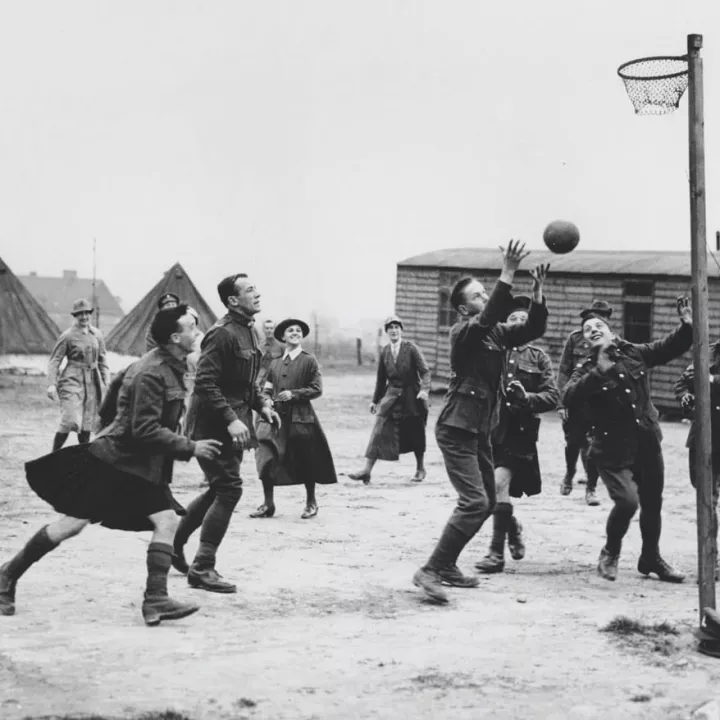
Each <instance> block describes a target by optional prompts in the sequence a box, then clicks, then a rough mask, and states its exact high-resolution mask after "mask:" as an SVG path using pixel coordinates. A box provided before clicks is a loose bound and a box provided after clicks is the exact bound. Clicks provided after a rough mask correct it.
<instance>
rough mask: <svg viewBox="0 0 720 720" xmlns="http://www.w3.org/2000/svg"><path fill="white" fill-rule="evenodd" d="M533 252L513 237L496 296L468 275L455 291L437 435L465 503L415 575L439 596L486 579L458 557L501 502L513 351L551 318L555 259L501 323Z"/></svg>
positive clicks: (459, 505)
mask: <svg viewBox="0 0 720 720" xmlns="http://www.w3.org/2000/svg"><path fill="white" fill-rule="evenodd" d="M527 255H528V252H525V245H524V244H523V243H520V242H519V241H510V243H509V244H508V247H507V250H505V249H503V267H502V272H501V274H500V279H499V280H498V281H497V282H496V284H495V287H494V289H493V291H492V294H491V295H490V296H488V294H487V292H486V291H485V286H484V285H483V284H482V283H481V282H480V281H479V280H477V279H475V278H472V277H466V278H463V279H462V280H460V281H459V282H458V283H457V284H456V285H455V287H454V288H453V291H452V294H451V296H450V301H451V303H452V305H453V307H454V308H455V309H456V310H457V311H458V313H459V314H460V316H461V319H460V320H459V322H457V323H456V324H455V325H453V327H452V329H451V330H450V366H451V369H452V377H451V379H450V387H449V388H448V392H447V394H446V395H445V400H444V401H443V407H442V409H441V410H440V415H439V417H438V421H437V426H436V428H435V437H436V439H437V443H438V445H439V447H440V450H441V451H442V454H443V460H444V461H445V468H446V470H447V474H448V477H449V479H450V482H451V483H452V485H453V487H454V488H455V490H456V491H457V494H458V502H457V506H456V508H455V510H454V511H453V514H452V515H451V516H450V519H449V521H448V523H447V525H446V526H445V529H444V530H443V533H442V535H441V537H440V540H439V541H438V543H437V545H436V547H435V550H434V551H433V553H432V555H431V556H430V558H429V559H428V561H427V562H426V563H425V565H424V566H423V567H422V568H420V569H419V570H418V571H417V572H416V573H415V575H414V577H413V583H414V584H415V585H416V586H417V587H419V588H420V589H421V590H423V592H425V594H426V595H427V596H428V598H430V599H431V600H433V601H434V602H438V603H445V602H447V601H448V598H447V594H446V593H445V590H444V589H443V587H442V585H443V584H447V585H453V586H455V587H476V586H477V584H478V579H477V577H467V576H465V575H463V574H462V572H460V570H459V569H458V567H457V565H456V563H457V559H458V557H459V556H460V553H461V552H462V551H463V549H464V548H465V546H466V545H467V543H468V542H470V540H472V538H473V537H474V536H475V535H476V533H477V532H478V531H479V530H480V528H481V527H482V525H483V523H484V522H485V520H486V519H487V518H488V517H489V516H490V514H491V513H492V511H493V509H494V506H495V474H494V468H493V458H492V447H491V445H490V433H491V431H492V429H493V426H494V425H495V423H496V419H497V405H498V400H499V395H500V392H501V389H500V383H501V380H502V377H503V373H504V371H505V361H506V357H505V355H506V350H507V349H508V348H512V347H517V346H521V345H525V344H526V343H529V342H530V341H531V340H534V339H535V338H538V337H540V336H541V335H542V334H543V333H544V332H545V328H546V325H547V309H546V308H545V303H544V298H543V296H542V289H543V283H544V281H545V276H546V274H547V269H548V266H547V265H538V266H537V267H536V268H535V269H534V270H533V271H532V273H531V274H532V276H533V293H532V303H531V304H530V309H529V312H528V319H527V323H525V324H524V325H517V326H510V325H505V324H502V323H501V321H502V320H503V319H504V318H505V317H507V314H508V308H509V305H510V303H511V301H512V296H511V294H510V287H511V285H512V281H513V278H514V276H515V272H516V270H517V269H518V266H519V265H520V263H521V261H522V260H523V258H525V257H527Z"/></svg>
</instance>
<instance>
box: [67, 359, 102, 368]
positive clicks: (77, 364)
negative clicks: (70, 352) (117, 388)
mask: <svg viewBox="0 0 720 720" xmlns="http://www.w3.org/2000/svg"><path fill="white" fill-rule="evenodd" d="M68 367H79V368H82V369H83V370H97V367H98V366H97V363H90V364H88V363H84V362H80V361H79V360H68Z"/></svg>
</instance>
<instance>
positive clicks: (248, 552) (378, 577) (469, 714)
mask: <svg viewBox="0 0 720 720" xmlns="http://www.w3.org/2000/svg"><path fill="white" fill-rule="evenodd" d="M372 385H373V378H372V376H371V375H370V374H369V373H366V374H358V373H357V372H355V373H353V374H349V375H342V374H339V373H337V372H335V373H327V374H326V377H325V396H324V398H322V399H321V400H319V401H318V402H317V403H316V408H317V411H318V414H319V416H320V418H321V421H322V422H323V424H324V428H325V431H326V433H327V435H328V437H329V440H330V443H331V447H332V449H333V451H334V455H335V462H336V465H337V469H338V471H339V473H341V477H340V482H339V484H338V485H336V486H330V487H323V488H320V491H319V504H320V514H319V515H318V517H317V518H315V519H314V520H310V521H303V520H301V519H300V512H301V511H302V505H303V491H302V488H284V489H280V490H279V491H278V497H277V502H278V514H277V515H276V517H275V518H273V519H272V520H250V519H249V518H248V517H247V515H248V512H249V511H250V510H252V509H254V508H255V507H256V505H258V504H259V503H260V500H261V496H262V495H261V488H260V484H259V482H258V480H257V476H256V473H255V467H254V458H253V456H252V454H250V455H249V456H248V457H247V458H246V460H245V462H244V464H243V468H244V477H245V479H246V491H245V495H244V497H243V499H242V501H241V503H240V505H239V506H238V509H237V511H236V513H235V517H234V518H233V523H232V525H231V528H230V531H229V534H228V536H227V538H226V540H225V542H224V544H223V546H222V549H221V553H220V557H219V570H220V571H221V573H222V574H223V575H225V576H226V577H227V578H228V579H231V580H233V581H236V582H237V583H238V585H239V589H240V590H239V593H238V594H237V595H230V596H222V595H212V594H208V593H202V592H201V591H194V590H191V589H189V588H188V586H187V584H186V582H185V580H184V578H183V577H182V576H180V575H178V574H177V573H175V572H174V571H172V572H171V577H170V589H171V593H172V594H173V595H175V596H177V597H178V598H182V599H192V600H195V601H198V602H200V603H201V604H202V608H201V610H200V612H198V613H197V614H195V615H194V616H192V617H190V618H187V619H185V620H181V621H177V622H174V623H164V624H163V625H161V626H160V627H158V628H146V627H145V626H144V625H143V623H142V619H141V616H140V610H139V607H140V603H141V598H142V590H143V583H144V575H145V548H146V544H147V542H148V539H149V535H148V534H130V533H122V532H115V531H109V530H105V529H103V528H95V527H93V528H90V529H88V530H87V531H86V532H85V533H83V534H82V535H81V536H79V537H78V538H75V539H73V540H71V541H69V542H68V543H67V544H66V545H64V546H63V547H61V548H60V549H58V550H57V551H55V552H54V553H53V554H52V555H51V556H49V557H48V558H46V560H45V561H43V562H42V563H40V564H38V565H37V566H35V567H33V568H32V569H31V571H30V572H29V573H28V574H27V575H26V576H25V578H23V580H22V582H21V584H20V586H19V590H18V598H17V600H18V602H17V605H18V607H17V614H16V615H15V616H14V617H6V618H0V717H1V718H3V720H16V719H19V718H26V717H38V716H46V715H52V716H54V715H64V714H83V713H85V714H90V713H96V714H101V715H104V716H108V717H124V718H132V717H136V716H138V715H140V714H142V713H144V712H148V711H160V710H165V709H174V710H177V711H179V712H182V713H184V714H185V715H186V716H187V717H189V718H192V719H193V720H205V719H211V718H237V719H238V720H240V719H242V718H245V719H249V720H254V719H256V718H257V719H261V718H262V719H277V720H280V719H288V720H290V719H292V720H298V719H308V720H309V719H310V718H317V719H325V718H328V719H335V718H337V719H338V720H340V719H343V720H347V719H348V718H367V719H374V718H397V717H407V718H413V719H417V720H422V719H425V718H455V719H458V720H461V719H464V718H468V719H470V718H472V720H478V719H480V718H528V719H530V718H543V719H551V718H652V719H653V720H657V719H658V718H687V717H689V716H690V714H691V712H692V710H693V709H694V708H696V707H697V706H699V705H701V704H702V703H703V702H705V701H706V700H708V699H711V698H713V697H715V696H717V695H720V662H718V661H717V660H714V659H712V658H707V657H705V656H703V655H700V654H698V653H697V652H696V651H695V649H694V648H695V640H694V638H693V636H692V634H691V631H692V629H693V628H694V627H695V626H696V624H697V620H698V608H697V604H698V593H697V585H696V535H695V533H696V531H695V522H694V512H695V511H694V507H695V504H694V494H693V492H692V490H691V488H690V486H689V482H688V480H687V472H686V465H687V462H686V451H685V449H684V441H685V436H686V433H687V426H686V425H683V424H680V423H677V424H665V425H664V427H663V431H664V433H665V444H664V447H665V462H666V467H667V479H666V492H665V512H664V519H665V527H664V531H663V542H662V548H663V552H664V554H665V556H666V557H667V559H668V560H670V561H671V562H673V563H675V564H676V565H677V566H678V567H680V568H681V569H683V570H685V571H687V572H688V573H689V577H688V579H687V581H686V582H685V583H684V584H682V585H668V584H664V583H660V582H658V581H656V580H652V579H650V580H648V579H645V578H643V577H642V576H640V575H639V574H638V573H637V571H636V569H635V567H634V565H635V562H636V560H637V556H638V551H639V544H640V543H639V531H638V526H637V521H636V520H635V521H634V522H633V526H632V527H631V529H630V533H629V536H628V540H627V542H626V546H625V550H624V554H623V557H622V559H621V564H620V575H619V577H618V580H617V582H615V583H609V582H607V581H604V580H602V579H600V578H598V577H597V576H596V574H595V563H596V559H597V555H598V552H599V550H600V547H601V545H602V543H603V532H604V522H605V517H606V514H607V512H608V509H609V501H608V498H607V495H606V493H605V490H604V488H602V489H601V491H600V494H601V497H602V505H601V506H600V507H597V508H589V507H587V506H586V505H585V503H584V498H583V494H582V492H581V490H582V487H580V488H579V489H578V488H576V489H575V491H574V492H573V494H572V495H571V496H570V497H568V498H564V497H561V496H560V494H559V491H558V485H559V481H560V478H561V475H562V469H563V464H564V463H563V452H562V448H563V441H562V433H561V428H560V424H559V422H558V421H557V419H556V417H554V416H546V419H545V420H544V422H543V427H542V430H541V466H542V470H543V475H544V481H545V483H544V487H545V490H544V492H543V494H542V495H540V496H539V497H535V498H531V499H527V498H525V499H523V500H521V501H519V502H518V503H517V505H516V508H517V513H518V515H519V517H520V518H521V520H522V521H523V523H524V525H525V529H526V539H527V544H528V552H527V557H526V559H525V560H523V561H521V562H514V561H512V560H508V562H509V564H508V567H507V569H506V572H505V573H504V574H501V575H494V576H485V577H483V578H482V580H481V584H480V587H479V588H478V589H474V590H461V589H451V590H450V594H451V603H450V604H449V605H447V606H444V607H438V606H435V605H431V604H428V603H426V602H424V601H423V600H422V599H421V596H420V594H419V592H418V591H417V590H416V589H415V588H413V586H412V584H411V578H412V574H413V572H414V571H415V569H416V568H417V567H418V566H419V565H420V564H421V563H423V562H424V560H425V559H426V557H427V555H428V554H429V552H430V550H431V549H432V546H433V543H434V541H435V540H436V539H437V537H438V535H439V533H440V531H441V529H442V527H443V524H444V522H445V520H446V519H447V517H448V515H449V513H450V511H451V509H452V506H453V501H454V493H453V492H452V489H451V486H450V484H449V482H448V480H447V478H446V476H445V472H444V469H443V465H442V458H441V455H440V452H439V451H438V449H437V446H436V444H435V441H434V436H433V433H432V430H433V429H434V422H435V417H436V416H437V412H438V409H439V405H440V398H434V405H433V408H432V414H431V419H430V423H429V426H428V427H429V429H430V432H429V433H428V441H429V449H428V478H427V480H426V481H425V482H424V483H422V484H414V483H411V482H410V477H411V476H412V472H413V461H412V459H411V458H410V457H408V456H405V457H403V459H402V460H401V461H400V462H399V463H379V464H378V466H377V468H376V472H375V474H374V476H373V481H372V483H371V484H370V485H369V486H367V487H366V486H364V485H362V484H361V483H356V482H353V481H351V480H349V479H348V478H347V476H346V473H348V472H350V471H352V470H354V469H357V468H358V467H359V466H360V464H361V462H362V455H363V452H364V448H365V444H366V442H367V438H368V433H369V431H370V427H371V416H370V415H369V414H368V412H367V405H368V402H369V396H370V392H371V389H372ZM56 419H57V411H56V408H55V407H53V406H52V405H51V403H50V402H49V401H47V400H46V399H45V398H44V386H43V384H42V380H41V379H37V378H10V377H8V376H0V486H1V487H2V493H1V494H0V517H1V518H2V524H1V526H0V552H1V553H2V555H5V556H7V555H8V554H10V553H11V552H14V551H15V550H16V549H18V548H19V547H20V546H21V545H22V543H23V542H24V541H25V540H26V539H27V538H28V537H29V536H30V535H31V533H33V532H34V531H35V530H36V529H37V528H38V527H40V526H41V525H42V524H44V523H46V522H47V521H48V520H50V519H51V518H52V517H53V513H52V511H51V510H50V509H49V508H48V507H47V506H46V505H45V504H44V503H43V502H42V501H41V500H39V499H38V498H37V497H35V496H34V495H33V494H32V493H31V491H30V490H29V488H28V487H27V484H26V483H25V480H24V476H23V462H24V461H26V460H28V459H30V458H33V457H36V456H38V455H41V454H43V453H45V452H46V451H47V450H48V448H49V446H50V443H51V437H52V434H53V432H54V429H55V423H56ZM176 468H177V469H176V476H175V477H176V479H175V485H174V489H175V493H176V495H177V496H178V498H179V499H180V501H181V502H182V501H189V500H190V499H191V498H192V497H193V496H194V494H195V493H196V492H197V490H198V487H199V483H200V479H201V474H200V472H199V469H198V467H197V465H196V463H195V462H194V461H192V462H190V463H189V464H184V463H178V465H177V466H176ZM488 536H489V528H488V527H487V526H486V528H483V531H482V532H481V533H480V535H479V536H478V537H477V538H476V540H475V541H473V543H472V544H471V545H470V546H469V547H468V548H467V550H466V551H465V553H464V555H463V556H462V558H461V563H460V564H461V566H462V568H463V569H464V570H466V571H471V570H472V565H473V563H474V562H475V561H476V560H478V559H479V558H480V557H481V556H482V555H483V554H484V553H485V550H486V547H487V543H488ZM196 542H197V539H196V538H194V539H193V540H191V545H190V547H189V549H190V551H191V552H192V551H193V550H194V548H195V543H196ZM620 615H624V616H627V617H629V618H631V619H633V620H638V621H641V622H644V623H649V624H654V623H663V622H666V623H669V624H670V625H671V626H673V627H675V628H676V629H677V630H678V634H677V635H673V634H671V635H668V636H663V638H658V637H653V636H649V637H646V636H638V637H637V639H636V640H632V638H631V639H629V640H622V638H619V637H617V636H615V635H613V634H608V633H604V632H601V631H600V630H601V628H603V627H604V626H605V625H606V624H607V623H608V622H609V621H611V620H612V619H613V618H616V617H617V616H620Z"/></svg>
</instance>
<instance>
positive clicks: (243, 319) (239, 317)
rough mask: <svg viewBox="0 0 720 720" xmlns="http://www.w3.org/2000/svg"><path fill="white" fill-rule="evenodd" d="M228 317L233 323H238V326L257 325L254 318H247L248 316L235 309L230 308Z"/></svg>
mask: <svg viewBox="0 0 720 720" xmlns="http://www.w3.org/2000/svg"><path fill="white" fill-rule="evenodd" d="M228 315H229V316H230V319H231V320H232V321H233V322H236V323H238V325H243V326H245V327H252V326H253V325H254V324H255V321H254V320H253V319H252V318H249V317H247V315H243V314H242V313H240V312H238V311H237V310H235V309H233V308H228Z"/></svg>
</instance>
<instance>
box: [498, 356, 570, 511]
mask: <svg viewBox="0 0 720 720" xmlns="http://www.w3.org/2000/svg"><path fill="white" fill-rule="evenodd" d="M513 380H517V381H519V382H520V384H521V385H522V386H523V388H525V391H526V392H527V398H526V399H525V400H524V401H520V400H519V399H518V398H516V397H515V396H514V395H513V393H512V392H511V391H509V390H508V386H509V384H510V383H511V382H512V381H513ZM501 387H502V392H503V397H502V401H501V403H500V411H499V416H498V424H497V425H496V426H495V428H494V430H493V433H492V445H493V456H494V458H495V465H496V467H497V466H499V465H502V466H506V467H509V468H510V469H511V470H512V481H511V484H510V494H511V495H513V496H514V497H521V496H522V495H523V494H525V495H537V494H538V493H539V492H540V491H541V489H542V477H541V475H540V464H539V461H538V452H537V440H538V433H539V430H540V418H539V417H538V414H539V413H544V412H548V411H549V410H554V409H555V408H556V407H557V403H558V390H557V386H556V385H555V374H554V372H553V367H552V362H551V360H550V358H549V357H548V355H547V353H546V352H545V351H543V350H541V349H540V348H538V347H535V346H534V345H525V346H523V347H519V348H513V349H512V350H511V351H510V352H509V353H508V354H507V365H506V370H505V374H504V377H503V382H502V386H501Z"/></svg>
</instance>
